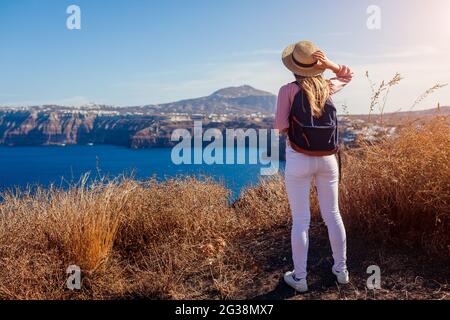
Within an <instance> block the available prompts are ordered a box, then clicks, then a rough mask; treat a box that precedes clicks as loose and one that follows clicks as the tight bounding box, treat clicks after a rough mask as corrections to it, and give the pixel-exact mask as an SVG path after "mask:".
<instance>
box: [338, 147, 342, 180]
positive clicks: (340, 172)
mask: <svg viewBox="0 0 450 320" xmlns="http://www.w3.org/2000/svg"><path fill="white" fill-rule="evenodd" d="M337 160H338V167H339V182H342V159H341V148H339V149H338V152H337Z"/></svg>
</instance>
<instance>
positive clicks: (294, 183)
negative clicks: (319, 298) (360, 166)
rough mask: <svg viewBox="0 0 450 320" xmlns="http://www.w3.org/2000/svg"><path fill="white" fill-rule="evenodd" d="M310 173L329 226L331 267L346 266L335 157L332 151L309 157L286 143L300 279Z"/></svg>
mask: <svg viewBox="0 0 450 320" xmlns="http://www.w3.org/2000/svg"><path fill="white" fill-rule="evenodd" d="M311 177H314V181H315V185H316V187H317V192H318V198H319V206H320V212H321V215H322V218H323V220H324V222H325V224H326V225H327V228H328V236H329V239H330V243H331V249H332V251H333V259H334V268H335V269H336V270H337V271H344V270H346V268H347V265H346V260H347V257H346V251H347V249H346V235H345V228H344V223H343V222H342V218H341V214H340V212H339V204H338V184H339V169H338V164H337V159H336V157H335V156H334V155H331V156H324V157H311V156H308V155H305V154H302V153H298V152H296V151H294V150H293V149H292V148H291V147H290V146H286V170H285V183H286V190H287V194H288V198H289V205H290V207H291V210H292V233H291V241H292V259H293V261H294V269H295V276H296V277H297V278H299V279H302V278H306V275H307V271H306V266H307V258H308V229H309V224H310V221H311V213H310V208H309V193H310V187H311Z"/></svg>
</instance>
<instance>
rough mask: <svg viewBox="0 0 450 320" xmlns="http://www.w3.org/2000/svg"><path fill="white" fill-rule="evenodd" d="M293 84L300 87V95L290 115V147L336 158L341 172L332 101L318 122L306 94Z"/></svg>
mask: <svg viewBox="0 0 450 320" xmlns="http://www.w3.org/2000/svg"><path fill="white" fill-rule="evenodd" d="M294 83H295V84H297V85H298V86H299V87H300V91H299V92H298V93H297V95H296V96H295V98H294V102H293V103H292V106H291V112H290V114H289V131H288V136H289V144H290V146H291V147H292V149H294V150H295V151H297V152H300V153H304V154H307V155H309V156H328V155H332V154H337V155H338V161H339V172H340V171H341V159H340V153H339V140H338V139H339V136H338V121H337V112H336V108H335V106H334V104H333V101H332V100H331V98H328V100H327V101H326V103H325V107H324V110H323V114H322V116H321V117H320V118H315V117H314V116H313V114H312V112H311V106H310V104H309V101H308V97H307V96H306V93H305V92H304V91H303V89H302V88H301V86H300V84H299V83H298V82H294ZM339 175H340V174H339Z"/></svg>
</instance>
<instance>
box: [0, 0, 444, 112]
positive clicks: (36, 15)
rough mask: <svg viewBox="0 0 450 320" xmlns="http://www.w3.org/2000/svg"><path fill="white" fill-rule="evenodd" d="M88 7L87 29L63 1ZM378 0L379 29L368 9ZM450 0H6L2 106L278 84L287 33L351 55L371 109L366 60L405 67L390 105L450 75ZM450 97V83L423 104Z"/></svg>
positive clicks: (382, 75)
mask: <svg viewBox="0 0 450 320" xmlns="http://www.w3.org/2000/svg"><path fill="white" fill-rule="evenodd" d="M71 4H76V5H78V6H80V7H81V14H82V16H81V27H82V29H81V30H68V29H67V28H66V19H67V17H68V14H67V13H66V9H67V7H68V6H69V5H71ZM370 4H376V5H379V6H380V8H381V22H382V28H381V30H378V31H374V30H368V29H367V27H366V20H367V17H368V15H367V13H366V9H367V7H368V6H369V5H370ZM449 20H450V1H448V0H430V1H420V0H413V1H412V0H398V1H386V0H383V1H373V0H370V1H364V0H363V1H354V0H343V1H325V0H320V1H299V0H297V1H294V0H284V1H279V0H217V1H211V0H185V1H181V0H164V1H163V0H159V1H156V0H152V1H146V0H126V1H125V0H117V1H107V0H70V1H66V0H1V1H0V70H1V71H0V72H1V73H0V75H1V76H0V105H8V104H44V103H60V104H66V105H79V104H83V103H86V102H97V103H106V104H115V105H123V106H125V105H141V104H150V103H162V102H168V101H174V100H178V99H182V98H190V97H197V96H203V95H208V94H210V93H211V92H212V91H214V90H216V89H219V88H221V87H225V86H232V85H242V84H250V85H252V86H254V87H257V88H260V89H264V90H268V91H271V92H273V93H276V92H277V90H278V88H279V87H280V86H281V85H282V84H283V83H285V82H287V81H290V79H291V75H290V74H289V72H288V71H286V70H285V69H284V67H283V65H282V64H281V62H280V55H281V51H282V50H283V48H284V47H285V46H287V45H288V44H290V43H292V42H295V41H298V40H301V39H310V40H313V41H315V42H317V43H318V44H319V45H320V46H321V47H322V48H323V50H324V51H326V52H327V53H328V55H329V57H330V58H332V59H333V60H336V62H338V63H343V64H347V65H349V66H351V67H352V68H353V69H354V71H355V81H354V83H353V84H352V85H351V86H349V87H348V88H347V89H346V91H345V92H342V94H340V95H339V96H338V97H337V99H338V100H339V102H342V103H345V104H347V105H348V107H349V110H350V111H351V112H365V111H367V104H368V95H369V94H370V93H369V90H368V86H367V82H366V81H365V79H364V76H363V74H364V71H365V70H369V71H370V72H371V74H373V77H374V79H375V80H382V79H387V78H389V77H391V76H392V75H393V74H394V73H395V71H399V72H401V73H402V74H403V75H404V76H405V80H404V83H403V84H402V85H401V87H399V88H398V90H397V91H393V93H392V99H391V104H392V108H393V109H398V108H400V107H407V106H408V105H410V104H412V102H413V101H414V98H415V97H416V96H418V95H420V94H421V93H422V92H423V91H425V90H426V89H427V88H428V87H430V86H432V85H433V84H434V83H436V82H441V83H443V82H450V60H449V59H448V56H449V53H450V49H449V37H450V27H449V25H450V23H449ZM437 101H440V102H441V103H442V104H450V89H449V88H448V87H447V88H445V89H443V90H441V91H440V92H439V93H437V94H436V95H434V96H433V97H430V98H429V99H427V100H426V101H425V102H424V105H423V106H422V107H427V106H431V105H434V104H435V103H436V102H437Z"/></svg>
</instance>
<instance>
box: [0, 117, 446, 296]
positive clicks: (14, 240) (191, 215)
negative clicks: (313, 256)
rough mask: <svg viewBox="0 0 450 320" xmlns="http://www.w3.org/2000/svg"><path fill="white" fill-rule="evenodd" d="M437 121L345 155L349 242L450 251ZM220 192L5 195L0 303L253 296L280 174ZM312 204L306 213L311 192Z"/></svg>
mask: <svg viewBox="0 0 450 320" xmlns="http://www.w3.org/2000/svg"><path fill="white" fill-rule="evenodd" d="M448 120H449V119H448V117H447V118H445V117H436V118H434V119H433V120H432V121H428V122H426V123H423V122H420V121H419V122H413V123H411V124H410V125H409V126H407V127H405V128H403V129H402V130H401V131H400V132H399V135H398V137H396V138H395V139H394V138H386V139H385V140H384V141H382V142H380V143H379V144H376V145H370V146H369V145H367V146H362V147H361V148H359V149H357V150H348V151H346V154H345V159H344V167H343V174H344V175H343V179H342V182H341V194H340V207H341V211H342V214H343V217H344V221H345V224H346V227H347V230H348V235H349V237H350V238H353V239H354V238H360V239H361V240H364V241H368V242H370V241H373V242H374V243H376V245H377V246H380V247H383V246H389V245H395V246H397V247H399V246H400V247H405V248H408V247H409V248H414V250H420V248H422V249H425V252H426V253H427V254H429V255H430V256H433V257H440V258H448V257H449V256H450V255H449V248H450V247H449V245H450V239H449V232H448V231H449V227H450V226H449V221H450V210H449V208H450V207H449V202H450V191H449V190H450V189H449V185H450V170H449V169H450V168H449V163H450V162H449V156H450V130H449V129H450V128H449V121H448ZM229 197H230V191H229V190H227V189H226V188H225V187H224V186H222V185H220V184H217V183H215V182H213V181H210V180H197V179H194V178H178V179H171V180H167V181H165V182H161V183H158V182H156V181H154V180H150V181H146V182H138V181H134V180H132V179H121V180H115V181H100V182H98V183H94V184H91V185H87V184H85V183H84V182H82V183H81V184H79V185H77V186H74V187H72V188H70V189H68V190H61V189H57V188H50V189H37V190H33V192H31V191H25V192H20V193H17V192H15V193H7V194H4V195H3V200H2V201H1V202H0V298H1V299H112V298H121V299H130V298H141V297H145V298H154V299H161V298H169V299H180V298H193V299H202V298H225V299H226V298H249V297H253V296H255V295H257V294H258V293H259V292H258V288H260V287H261V286H260V285H258V283H259V282H258V281H259V280H258V279H261V278H263V276H262V275H264V270H265V269H266V268H267V265H268V263H270V261H268V260H267V259H268V258H270V257H273V256H276V255H277V254H278V253H277V252H276V250H277V249H276V247H277V245H276V244H277V243H278V242H280V241H282V238H283V237H286V235H287V234H288V230H289V225H290V212H289V205H288V202H287V197H286V193H285V189H284V183H283V179H282V177H281V176H275V177H272V178H270V179H265V180H263V181H261V183H260V184H259V185H257V186H255V187H253V188H249V189H247V190H245V191H244V192H243V193H242V194H241V195H240V197H239V199H238V200H237V201H235V202H234V203H230V201H229ZM311 201H312V205H311V207H312V211H313V214H314V215H315V218H316V219H317V217H318V212H319V208H318V205H317V199H316V196H315V194H314V192H313V193H312V195H311ZM261 239H265V240H264V241H265V242H264V241H262V240H261ZM267 239H269V240H267ZM286 263H287V262H286ZM69 265H78V266H80V267H81V269H82V272H83V277H82V289H81V290H80V291H74V292H72V291H70V290H68V289H67V288H66V280H67V274H66V269H67V267H68V266H69Z"/></svg>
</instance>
